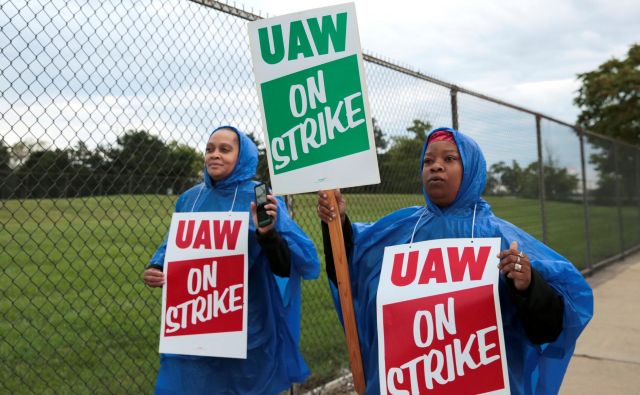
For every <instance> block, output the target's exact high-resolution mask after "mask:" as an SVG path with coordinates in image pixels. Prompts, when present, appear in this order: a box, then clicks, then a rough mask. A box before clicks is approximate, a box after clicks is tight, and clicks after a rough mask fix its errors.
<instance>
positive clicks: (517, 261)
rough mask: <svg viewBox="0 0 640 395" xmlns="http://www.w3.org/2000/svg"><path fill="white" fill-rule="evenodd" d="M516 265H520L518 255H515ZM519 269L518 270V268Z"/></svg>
mask: <svg viewBox="0 0 640 395" xmlns="http://www.w3.org/2000/svg"><path fill="white" fill-rule="evenodd" d="M516 265H520V255H517V256H516ZM518 271H520V270H518Z"/></svg>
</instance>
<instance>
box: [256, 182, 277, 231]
mask: <svg viewBox="0 0 640 395" xmlns="http://www.w3.org/2000/svg"><path fill="white" fill-rule="evenodd" d="M253 191H254V193H255V195H256V214H257V215H258V226H259V227H261V228H262V227H265V226H268V225H270V224H271V222H272V221H273V220H272V219H271V217H270V216H269V214H267V209H266V208H264V206H265V205H266V204H267V203H269V201H268V200H267V194H268V193H269V190H268V189H267V184H264V183H261V184H258V185H256V186H255V187H253Z"/></svg>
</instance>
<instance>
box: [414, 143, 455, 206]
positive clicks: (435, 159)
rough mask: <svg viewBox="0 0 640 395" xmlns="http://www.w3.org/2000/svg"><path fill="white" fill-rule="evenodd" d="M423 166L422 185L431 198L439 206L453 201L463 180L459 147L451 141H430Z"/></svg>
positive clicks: (447, 204)
mask: <svg viewBox="0 0 640 395" xmlns="http://www.w3.org/2000/svg"><path fill="white" fill-rule="evenodd" d="M422 166H423V167H422V185H424V189H425V190H426V191H427V195H429V199H431V201H432V202H433V203H435V204H436V205H437V206H438V207H447V206H449V205H450V204H451V203H453V201H454V200H456V196H457V195H458V190H459V189H460V183H461V182H462V160H461V159H460V153H459V152H458V147H457V146H456V145H455V144H454V143H452V142H450V141H436V142H433V143H429V145H427V152H425V154H424V161H423V164H422Z"/></svg>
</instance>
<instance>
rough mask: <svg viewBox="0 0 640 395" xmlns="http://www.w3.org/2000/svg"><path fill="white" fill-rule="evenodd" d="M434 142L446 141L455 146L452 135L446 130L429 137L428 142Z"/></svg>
mask: <svg viewBox="0 0 640 395" xmlns="http://www.w3.org/2000/svg"><path fill="white" fill-rule="evenodd" d="M436 141H448V142H450V143H453V144H455V143H456V141H455V140H454V139H453V133H451V132H447V131H446V130H438V131H437V132H435V133H433V134H432V135H431V136H429V142H430V143H435V142H436Z"/></svg>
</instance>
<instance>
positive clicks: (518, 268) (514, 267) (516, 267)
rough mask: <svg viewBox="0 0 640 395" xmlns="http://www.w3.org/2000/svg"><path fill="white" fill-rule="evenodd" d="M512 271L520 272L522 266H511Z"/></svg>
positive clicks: (517, 264)
mask: <svg viewBox="0 0 640 395" xmlns="http://www.w3.org/2000/svg"><path fill="white" fill-rule="evenodd" d="M513 270H515V271H516V272H521V271H522V265H521V264H519V263H516V264H515V265H513Z"/></svg>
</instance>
